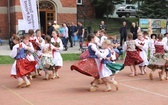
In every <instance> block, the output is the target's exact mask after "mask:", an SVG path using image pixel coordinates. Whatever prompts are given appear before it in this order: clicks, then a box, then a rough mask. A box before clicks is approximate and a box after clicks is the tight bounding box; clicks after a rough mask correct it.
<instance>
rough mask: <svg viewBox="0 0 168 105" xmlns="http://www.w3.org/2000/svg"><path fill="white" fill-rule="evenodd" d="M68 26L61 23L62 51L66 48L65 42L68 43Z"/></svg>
mask: <svg viewBox="0 0 168 105" xmlns="http://www.w3.org/2000/svg"><path fill="white" fill-rule="evenodd" d="M68 37H69V36H68V27H67V26H66V24H65V23H64V24H63V32H62V42H63V45H64V48H65V49H64V51H67V50H68V47H67V44H68Z"/></svg>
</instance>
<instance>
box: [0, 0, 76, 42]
mask: <svg viewBox="0 0 168 105" xmlns="http://www.w3.org/2000/svg"><path fill="white" fill-rule="evenodd" d="M19 1H20V0H1V2H0V38H2V39H8V38H9V37H10V33H16V32H17V31H18V20H19V19H22V13H21V7H20V2H19ZM38 1H39V12H38V13H39V16H40V23H41V29H42V30H43V32H44V33H45V32H46V30H47V27H48V24H47V23H48V22H49V21H54V20H56V21H58V24H61V23H63V22H72V21H73V22H75V23H76V22H77V5H76V0H38Z"/></svg>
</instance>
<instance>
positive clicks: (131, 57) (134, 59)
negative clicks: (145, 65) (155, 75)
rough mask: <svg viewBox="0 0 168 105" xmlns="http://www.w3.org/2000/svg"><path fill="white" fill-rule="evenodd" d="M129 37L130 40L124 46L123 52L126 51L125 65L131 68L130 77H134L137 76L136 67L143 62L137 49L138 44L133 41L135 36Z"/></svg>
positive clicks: (130, 35) (129, 35)
mask: <svg viewBox="0 0 168 105" xmlns="http://www.w3.org/2000/svg"><path fill="white" fill-rule="evenodd" d="M127 37H128V40H127V41H126V42H125V43H124V45H123V50H124V51H126V57H125V61H124V65H125V66H130V69H131V74H130V75H129V76H130V77H134V76H137V72H136V66H135V65H138V64H140V63H142V62H143V60H142V58H141V57H140V55H139V54H138V52H137V49H136V47H138V45H137V44H136V42H135V40H133V34H132V33H129V34H128V35H127Z"/></svg>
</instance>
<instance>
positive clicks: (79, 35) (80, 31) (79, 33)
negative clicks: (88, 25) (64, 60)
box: [77, 21, 85, 50]
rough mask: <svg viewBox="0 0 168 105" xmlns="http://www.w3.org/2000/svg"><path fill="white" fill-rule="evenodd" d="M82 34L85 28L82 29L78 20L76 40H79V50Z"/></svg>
mask: <svg viewBox="0 0 168 105" xmlns="http://www.w3.org/2000/svg"><path fill="white" fill-rule="evenodd" d="M84 34H85V29H84V27H83V25H82V23H81V22H80V21H79V22H78V30H77V36H78V40H79V47H80V48H79V49H80V50H82V44H83V38H84Z"/></svg>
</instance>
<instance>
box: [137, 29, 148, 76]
mask: <svg viewBox="0 0 168 105" xmlns="http://www.w3.org/2000/svg"><path fill="white" fill-rule="evenodd" d="M135 42H136V45H137V51H138V54H139V55H140V57H141V58H142V59H143V62H142V63H141V64H139V69H140V71H141V73H140V74H141V75H144V74H146V70H145V68H146V66H147V65H148V63H149V62H148V57H147V52H148V41H147V40H146V39H145V38H144V37H143V34H142V33H141V32H139V33H138V38H137V39H136V40H135Z"/></svg>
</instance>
